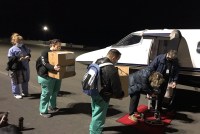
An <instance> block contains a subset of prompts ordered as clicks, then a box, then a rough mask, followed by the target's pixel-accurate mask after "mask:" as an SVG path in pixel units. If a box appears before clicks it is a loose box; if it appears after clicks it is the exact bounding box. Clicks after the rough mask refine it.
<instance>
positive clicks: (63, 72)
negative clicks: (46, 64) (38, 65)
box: [48, 65, 76, 79]
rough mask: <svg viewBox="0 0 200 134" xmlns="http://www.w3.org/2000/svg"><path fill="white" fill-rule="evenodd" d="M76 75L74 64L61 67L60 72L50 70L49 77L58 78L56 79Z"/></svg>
mask: <svg viewBox="0 0 200 134" xmlns="http://www.w3.org/2000/svg"><path fill="white" fill-rule="evenodd" d="M75 75H76V72H75V66H74V65H73V66H65V67H61V68H60V71H59V72H57V71H51V72H48V76H49V77H52V78H56V79H64V78H68V77H72V76H75Z"/></svg>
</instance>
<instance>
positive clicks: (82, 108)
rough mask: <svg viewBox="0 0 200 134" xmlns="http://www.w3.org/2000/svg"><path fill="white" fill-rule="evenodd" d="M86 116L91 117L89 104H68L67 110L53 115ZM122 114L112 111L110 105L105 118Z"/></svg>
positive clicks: (62, 109) (63, 109)
mask: <svg viewBox="0 0 200 134" xmlns="http://www.w3.org/2000/svg"><path fill="white" fill-rule="evenodd" d="M79 113H83V114H87V115H90V116H91V104H90V103H70V104H68V106H67V108H61V109H60V110H59V112H57V113H55V114H54V115H65V114H79ZM119 113H122V112H121V111H119V110H117V109H114V108H113V106H112V105H109V108H108V112H107V117H109V116H114V115H116V114H119Z"/></svg>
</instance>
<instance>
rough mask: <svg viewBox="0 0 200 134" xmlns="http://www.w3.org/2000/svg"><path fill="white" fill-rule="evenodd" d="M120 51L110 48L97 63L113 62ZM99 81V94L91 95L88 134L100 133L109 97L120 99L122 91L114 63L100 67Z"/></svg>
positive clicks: (122, 94)
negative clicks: (100, 88) (100, 83)
mask: <svg viewBox="0 0 200 134" xmlns="http://www.w3.org/2000/svg"><path fill="white" fill-rule="evenodd" d="M120 57H121V53H120V52H119V51H118V50H116V49H111V50H110V51H109V52H108V53H107V55H106V57H104V58H101V59H98V60H97V61H96V63H97V64H102V63H107V62H108V63H112V64H115V63H117V61H118V60H119V59H120ZM100 75H101V81H102V85H103V86H102V87H103V89H102V90H101V91H100V93H99V95H97V96H92V97H91V108H92V119H91V122H90V129H89V130H90V134H101V133H102V130H103V127H104V124H105V120H106V114H107V110H108V106H109V101H110V98H119V99H121V98H122V97H123V96H124V92H123V91H122V88H121V83H120V79H119V75H118V70H117V68H116V67H115V66H114V65H108V66H104V67H102V68H101V74H100Z"/></svg>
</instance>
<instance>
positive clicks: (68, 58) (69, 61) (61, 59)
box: [48, 51, 75, 66]
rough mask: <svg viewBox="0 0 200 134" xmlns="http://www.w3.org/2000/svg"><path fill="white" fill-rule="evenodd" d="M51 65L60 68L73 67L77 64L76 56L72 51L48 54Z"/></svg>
mask: <svg viewBox="0 0 200 134" xmlns="http://www.w3.org/2000/svg"><path fill="white" fill-rule="evenodd" d="M48 60H49V63H50V64H52V65H58V66H71V65H74V64H75V54H74V52H71V51H52V52H49V53H48Z"/></svg>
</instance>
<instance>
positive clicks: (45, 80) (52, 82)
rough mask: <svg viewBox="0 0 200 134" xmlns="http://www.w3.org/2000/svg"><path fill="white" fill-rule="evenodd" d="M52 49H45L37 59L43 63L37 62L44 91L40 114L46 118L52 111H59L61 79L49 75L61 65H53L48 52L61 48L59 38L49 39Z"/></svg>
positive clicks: (39, 81)
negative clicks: (57, 105)
mask: <svg viewBox="0 0 200 134" xmlns="http://www.w3.org/2000/svg"><path fill="white" fill-rule="evenodd" d="M49 46H50V49H48V50H44V51H43V52H42V53H41V56H40V57H39V59H38V60H37V62H40V63H41V64H38V65H37V63H36V69H37V74H38V83H39V84H40V85H41V89H42V93H41V97H40V107H39V111H40V115H41V116H43V117H46V118H49V117H51V116H52V115H51V113H49V111H51V112H58V110H59V109H58V108H57V107H56V98H57V94H58V92H59V90H60V87H61V79H56V78H52V77H49V76H48V71H59V70H60V66H58V65H52V64H50V63H49V60H48V52H51V51H58V50H60V49H61V42H60V40H59V39H53V40H50V41H49Z"/></svg>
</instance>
